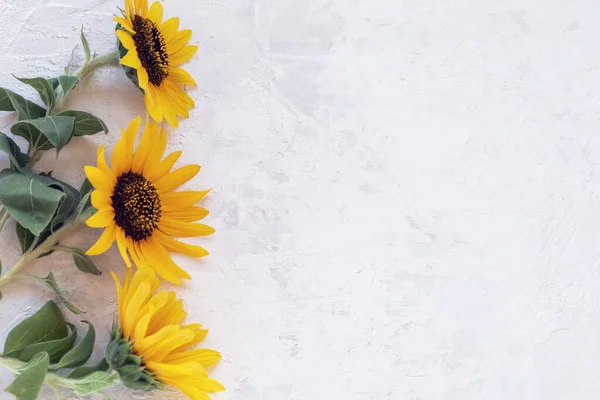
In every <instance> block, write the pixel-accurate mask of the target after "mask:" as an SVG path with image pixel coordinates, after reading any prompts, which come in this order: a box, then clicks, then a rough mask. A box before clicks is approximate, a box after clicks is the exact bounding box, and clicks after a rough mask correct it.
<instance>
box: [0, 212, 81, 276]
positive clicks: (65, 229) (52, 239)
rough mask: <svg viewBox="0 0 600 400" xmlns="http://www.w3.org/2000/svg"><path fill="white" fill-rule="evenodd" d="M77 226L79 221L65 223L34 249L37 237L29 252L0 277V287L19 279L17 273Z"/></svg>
mask: <svg viewBox="0 0 600 400" xmlns="http://www.w3.org/2000/svg"><path fill="white" fill-rule="evenodd" d="M78 225H79V221H77V220H75V221H72V222H71V223H67V224H65V225H63V226H62V227H61V228H60V229H58V230H57V231H56V232H54V233H53V234H52V235H50V236H48V238H47V239H46V240H44V242H43V243H41V244H40V245H39V246H38V247H35V245H36V242H37V240H39V237H38V238H37V239H36V240H35V241H34V243H32V244H31V246H30V247H29V250H27V251H26V252H25V253H23V255H22V256H21V257H19V259H18V260H17V262H16V263H15V264H14V265H13V267H12V268H11V269H10V270H9V271H8V272H7V273H5V274H4V275H3V276H2V277H0V287H3V286H5V285H7V284H8V283H9V282H10V281H11V280H15V279H19V275H18V274H19V272H21V270H22V269H23V268H25V267H26V266H27V265H28V264H29V263H30V262H32V261H34V260H35V259H37V258H38V257H39V256H41V255H42V254H44V253H47V252H48V251H50V250H52V248H53V247H54V245H55V244H56V243H58V242H59V241H60V240H61V239H62V238H63V237H64V236H65V235H66V234H67V233H69V232H70V231H72V230H74V229H75V228H76V227H77V226H78Z"/></svg>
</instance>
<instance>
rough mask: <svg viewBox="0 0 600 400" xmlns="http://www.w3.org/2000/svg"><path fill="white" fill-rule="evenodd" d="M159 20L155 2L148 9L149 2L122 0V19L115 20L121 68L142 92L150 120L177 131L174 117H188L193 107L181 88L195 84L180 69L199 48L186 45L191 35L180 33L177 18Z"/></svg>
mask: <svg viewBox="0 0 600 400" xmlns="http://www.w3.org/2000/svg"><path fill="white" fill-rule="evenodd" d="M162 19H163V7H162V4H161V3H159V2H158V1H155V2H154V3H152V5H151V6H150V8H148V0H125V11H124V15H123V17H115V21H116V22H117V23H118V24H119V26H118V29H117V37H118V38H119V42H120V44H121V46H122V51H121V53H122V55H121V57H122V58H121V64H122V65H123V66H124V67H126V69H127V68H131V69H132V71H131V72H132V76H131V77H132V78H133V80H134V82H135V83H136V84H137V85H138V86H139V88H140V89H141V90H142V91H143V92H144V103H145V104H146V109H147V110H148V112H149V113H150V116H151V117H152V119H154V120H155V121H156V122H162V121H163V119H165V120H166V121H167V122H168V123H169V124H170V125H171V126H173V127H177V125H178V122H177V117H185V118H187V117H189V110H190V109H191V108H193V107H194V101H193V100H192V98H191V97H190V96H189V95H188V94H187V93H186V92H185V91H184V90H183V88H182V85H194V84H196V82H195V81H194V79H193V78H192V77H191V75H190V74H189V73H188V72H187V71H185V70H183V69H182V68H180V66H181V64H183V63H184V62H186V61H187V60H189V59H190V58H191V57H192V56H193V55H194V54H195V53H196V50H198V46H190V45H188V42H189V41H190V39H191V37H192V31H191V30H189V29H184V30H181V31H180V30H179V18H177V17H175V18H170V19H167V20H166V21H164V22H163V20H162ZM125 53H126V54H125ZM128 75H129V74H128Z"/></svg>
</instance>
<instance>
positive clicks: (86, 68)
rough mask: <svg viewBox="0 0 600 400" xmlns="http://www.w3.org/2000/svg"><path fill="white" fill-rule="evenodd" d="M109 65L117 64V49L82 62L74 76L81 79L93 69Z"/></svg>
mask: <svg viewBox="0 0 600 400" xmlns="http://www.w3.org/2000/svg"><path fill="white" fill-rule="evenodd" d="M109 65H119V52H118V51H117V50H114V51H111V52H110V53H107V54H104V55H102V56H99V57H96V58H93V59H92V60H90V61H89V62H86V63H84V64H83V65H82V66H81V68H79V70H78V71H77V72H75V76H76V77H78V78H79V79H80V80H81V79H83V78H85V77H86V76H87V75H89V74H91V73H92V72H94V71H95V70H97V69H100V68H104V67H107V66H109Z"/></svg>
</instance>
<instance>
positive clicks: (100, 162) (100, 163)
mask: <svg viewBox="0 0 600 400" xmlns="http://www.w3.org/2000/svg"><path fill="white" fill-rule="evenodd" d="M96 166H97V167H98V168H100V169H101V170H102V172H104V173H105V174H106V175H108V177H109V178H111V181H113V180H114V181H116V180H117V178H116V177H115V174H114V173H113V172H112V169H110V168H109V166H108V164H106V157H105V154H104V145H100V146H98V151H97V157H96Z"/></svg>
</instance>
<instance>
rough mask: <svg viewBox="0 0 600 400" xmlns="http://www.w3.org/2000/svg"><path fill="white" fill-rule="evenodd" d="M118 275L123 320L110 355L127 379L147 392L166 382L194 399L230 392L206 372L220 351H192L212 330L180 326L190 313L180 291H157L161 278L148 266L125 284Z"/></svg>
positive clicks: (113, 337) (112, 363) (117, 326)
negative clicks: (179, 293) (184, 308)
mask: <svg viewBox="0 0 600 400" xmlns="http://www.w3.org/2000/svg"><path fill="white" fill-rule="evenodd" d="M113 278H114V279H115V282H116V284H117V293H118V298H119V323H118V324H115V327H114V328H113V332H112V333H111V341H110V343H109V344H108V346H107V348H106V359H107V361H108V363H109V364H110V366H111V367H112V368H113V369H115V370H116V371H117V372H118V373H119V375H120V377H121V380H122V381H123V383H124V384H125V385H126V386H128V387H131V388H134V389H144V390H153V389H156V388H161V387H162V386H163V385H164V384H166V385H170V386H174V387H176V388H177V389H179V390H181V391H182V392H183V393H185V394H186V395H187V396H188V397H190V398H191V399H192V400H210V397H209V396H208V395H207V394H206V393H207V392H208V393H213V392H218V391H222V390H225V388H224V387H223V385H221V384H220V383H219V382H217V381H216V380H214V379H210V378H209V377H208V373H207V371H206V367H208V366H211V365H213V364H216V363H217V362H219V361H220V360H221V355H220V354H219V353H218V352H217V351H215V350H210V349H193V350H192V349H191V347H192V346H195V345H196V344H198V343H200V342H201V341H202V340H203V339H204V338H205V337H206V334H207V333H208V331H207V330H205V329H202V325H200V324H192V325H181V322H182V321H183V319H184V318H185V317H186V313H185V311H184V310H183V304H182V301H181V300H177V297H176V295H175V293H173V292H159V293H156V290H157V288H158V286H159V280H158V279H157V278H156V275H155V274H154V272H152V271H151V270H148V269H143V270H139V271H138V272H136V273H135V275H133V276H132V273H131V270H128V271H127V276H126V277H125V282H124V284H123V286H121V282H120V281H119V279H118V278H117V277H116V275H115V274H113ZM128 355H129V356H128Z"/></svg>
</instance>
